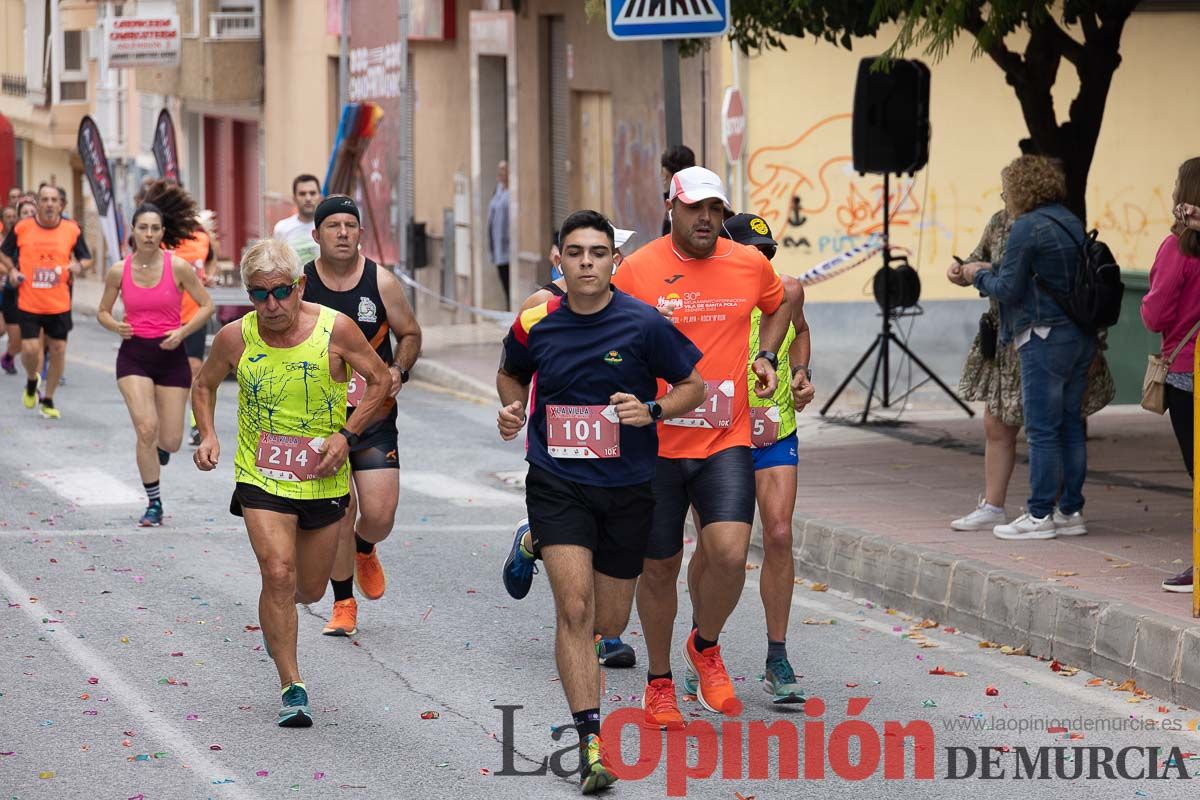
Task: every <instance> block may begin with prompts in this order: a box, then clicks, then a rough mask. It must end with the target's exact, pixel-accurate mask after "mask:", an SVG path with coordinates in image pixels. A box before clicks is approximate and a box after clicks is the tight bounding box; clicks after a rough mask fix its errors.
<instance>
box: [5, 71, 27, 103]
mask: <svg viewBox="0 0 1200 800" xmlns="http://www.w3.org/2000/svg"><path fill="white" fill-rule="evenodd" d="M0 93H3V94H7V95H11V96H12V97H24V96H25V95H26V94H27V93H28V92H27V90H26V82H25V76H24V75H12V74H10V73H7V72H6V73H4V74H3V75H0Z"/></svg>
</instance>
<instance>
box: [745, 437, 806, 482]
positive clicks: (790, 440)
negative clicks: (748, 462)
mask: <svg viewBox="0 0 1200 800" xmlns="http://www.w3.org/2000/svg"><path fill="white" fill-rule="evenodd" d="M798 446H799V440H798V439H797V438H796V433H795V431H793V432H792V435H791V436H785V437H783V438H782V439H780V440H779V441H778V442H776V443H775V444H773V445H771V446H770V447H760V448H757V449H754V450H751V451H750V454H751V455H752V456H754V471H755V472H757V471H758V470H760V469H770V468H771V467H794V466H796V465H797V464H799V463H800V456H799V454H798V453H799V451H798V450H797V447H798Z"/></svg>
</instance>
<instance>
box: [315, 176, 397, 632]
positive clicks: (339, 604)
mask: <svg viewBox="0 0 1200 800" xmlns="http://www.w3.org/2000/svg"><path fill="white" fill-rule="evenodd" d="M314 222H315V224H316V229H315V230H314V232H313V234H314V237H315V238H316V240H317V245H318V246H319V248H320V257H319V258H318V259H317V260H316V261H310V262H309V263H308V264H305V265H304V277H305V281H304V299H305V300H308V301H311V302H314V303H320V304H321V305H323V306H328V307H329V308H332V309H335V310H337V311H340V312H341V313H343V314H345V315H346V316H348V317H349V318H350V319H352V320H354V321H355V323H356V324H357V325H358V327H359V329H360V330H362V332H363V335H364V336H366V337H367V341H369V342H370V343H371V346H372V347H374V348H375V352H376V353H377V354H378V355H379V357H380V358H381V359H383V362H384V363H385V364H387V365H388V372H389V374H390V375H391V377H392V385H391V387H390V388H389V395H388V403H387V406H386V409H387V410H386V414H385V415H384V416H383V417H382V418H381V419H378V420H376V421H374V422H373V423H371V424H370V425H369V426H368V427H367V428H366V429H365V430H364V431H363V433H362V437H361V439H360V440H359V441H358V442H357V443H356V444H355V445H354V446H353V447H352V448H351V449H350V478H351V487H352V490H353V491H352V492H351V498H352V500H351V506H350V513H349V514H347V515H346V517H345V520H346V521H345V524H344V525H343V527H342V529H341V530H340V531H339V534H338V552H337V556H336V558H335V559H334V566H333V572H332V574H331V576H330V584H331V585H332V586H333V600H334V603H333V613H332V614H331V615H330V618H329V624H328V625H326V626H325V629H324V631H323V633H325V634H326V635H327V636H353V635H354V634H355V633H357V631H358V603H357V601H356V600H355V598H354V586H355V585H357V586H358V589H359V592H360V593H361V594H362V595H363V596H364V597H366V598H368V599H370V600H378V599H379V598H380V597H382V596H383V594H384V591H385V589H386V587H387V578H386V576H385V575H384V571H383V564H382V563H381V562H380V560H379V555H378V553H377V552H376V550H377V548H376V547H375V545H376V544H378V543H379V542H382V541H383V540H384V539H386V538H387V537H388V534H390V533H391V531H392V527H393V525H394V524H395V521H396V506H397V504H398V502H399V496H400V460H399V455H398V452H397V450H398V448H397V445H398V441H397V440H398V438H399V437H398V433H397V430H396V403H395V395H396V394H397V393H398V392H399V391H400V389H401V386H402V385H403V384H404V383H405V382H406V381H407V380H408V371H409V370H410V369H412V366H413V364H414V363H415V362H416V360H417V354H418V353H419V352H420V350H421V328H420V326H418V325H417V321H416V318H415V317H414V316H413V312H412V307H411V306H409V304H408V299H407V297H406V296H405V294H404V290H403V288H402V287H401V285H400V282H399V281H398V280H397V279H396V277H395V276H394V275H393V274H392V273H391V272H390V271H389V270H387V269H385V268H383V267H381V266H380V265H378V264H376V263H375V262H374V261H372V260H371V259H369V258H363V257H362V256H360V255H359V251H358V245H359V241H360V240H361V239H362V226H361V216H360V215H359V211H358V207H357V206H356V205H355V204H354V201H353V200H351V199H350V198H349V197H346V196H345V195H334V196H331V197H328V198H326V199H325V200H323V201H322V202H321V203H320V205H318V206H317V210H316V213H315V214H314ZM393 335H394V336H395V337H396V349H395V351H393V349H392V336H393ZM351 400H353V395H352V398H351Z"/></svg>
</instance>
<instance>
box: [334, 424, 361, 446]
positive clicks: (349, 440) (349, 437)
mask: <svg viewBox="0 0 1200 800" xmlns="http://www.w3.org/2000/svg"><path fill="white" fill-rule="evenodd" d="M338 433H340V434H341V435H342V438H344V439H345V440H346V444H347V445H349V446H350V447H354V445H356V444H358V439H359V436H358V434H357V433H351V432H350V431H348V430H346V429H345V428H341V429H340V430H339V431H338Z"/></svg>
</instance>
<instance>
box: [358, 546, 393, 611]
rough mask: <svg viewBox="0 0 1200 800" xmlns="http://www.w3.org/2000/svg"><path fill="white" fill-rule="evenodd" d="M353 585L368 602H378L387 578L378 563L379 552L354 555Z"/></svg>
mask: <svg viewBox="0 0 1200 800" xmlns="http://www.w3.org/2000/svg"><path fill="white" fill-rule="evenodd" d="M354 585H355V586H357V587H358V590H359V591H360V592H362V596H363V597H365V598H367V599H368V600H378V599H379V598H381V597H383V592H384V590H386V589H387V576H386V575H384V574H383V564H381V563H379V551H378V550H371V552H369V553H366V554H365V555H364V554H363V553H355V554H354Z"/></svg>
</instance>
